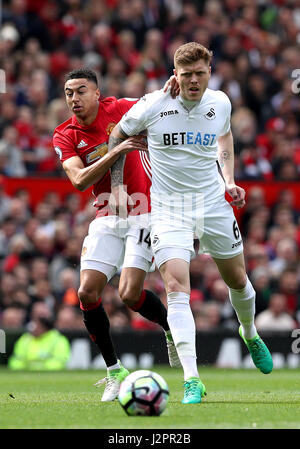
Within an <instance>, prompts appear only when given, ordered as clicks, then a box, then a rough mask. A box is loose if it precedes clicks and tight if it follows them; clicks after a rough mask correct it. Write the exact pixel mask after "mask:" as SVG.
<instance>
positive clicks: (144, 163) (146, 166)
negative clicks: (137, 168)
mask: <svg viewBox="0 0 300 449" xmlns="http://www.w3.org/2000/svg"><path fill="white" fill-rule="evenodd" d="M139 153H140V158H141V162H142V166H143V168H144V170H145V173H146V175H147V176H148V178H149V179H150V181H151V180H152V173H151V164H150V160H149V156H148V153H146V152H145V151H140V152H139Z"/></svg>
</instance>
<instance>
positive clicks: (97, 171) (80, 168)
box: [62, 136, 145, 192]
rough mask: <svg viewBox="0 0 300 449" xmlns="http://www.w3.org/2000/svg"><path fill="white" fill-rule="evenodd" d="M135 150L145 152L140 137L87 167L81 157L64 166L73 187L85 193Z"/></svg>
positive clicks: (72, 158) (115, 148)
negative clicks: (115, 164) (121, 157)
mask: <svg viewBox="0 0 300 449" xmlns="http://www.w3.org/2000/svg"><path fill="white" fill-rule="evenodd" d="M135 149H140V150H145V145H144V144H143V143H142V142H141V139H139V138H138V137H136V136H135V137H131V138H129V139H127V140H126V141H124V142H122V143H121V145H117V146H115V147H114V148H113V149H112V150H111V151H109V152H108V153H106V154H105V156H103V157H102V158H101V159H99V160H98V161H97V162H95V163H93V164H92V165H89V166H88V167H85V166H84V164H83V162H82V160H81V159H80V157H79V156H73V157H70V158H69V159H67V160H66V161H64V162H63V164H62V166H63V169H64V170H65V172H66V174H67V176H68V178H69V179H70V181H71V183H72V184H73V186H74V187H75V188H76V189H78V190H80V191H81V192H83V191H84V190H86V189H87V188H89V187H91V186H92V185H93V184H95V183H96V182H98V181H100V180H101V179H102V178H103V176H104V175H105V174H106V173H107V171H108V170H109V169H110V167H111V166H112V165H113V164H114V162H116V161H117V159H118V158H119V157H120V156H121V155H122V154H126V153H128V152H129V151H133V150H135Z"/></svg>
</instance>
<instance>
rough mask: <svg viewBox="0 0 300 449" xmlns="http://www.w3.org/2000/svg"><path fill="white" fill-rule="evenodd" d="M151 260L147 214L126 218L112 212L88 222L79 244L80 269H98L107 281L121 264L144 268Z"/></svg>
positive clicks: (122, 265) (148, 267)
mask: <svg viewBox="0 0 300 449" xmlns="http://www.w3.org/2000/svg"><path fill="white" fill-rule="evenodd" d="M152 262H153V253H152V249H151V243H150V217H149V214H143V216H137V217H131V216H130V217H128V218H127V219H121V218H119V217H118V216H115V215H112V216H108V217H99V218H95V220H93V221H92V222H91V224H90V226H89V232H88V235H87V236H86V237H85V239H84V241H83V245H82V252H81V267H80V269H81V270H97V271H100V272H101V273H104V274H105V275H106V277H107V280H108V281H109V280H110V279H111V278H112V277H113V276H114V275H115V273H116V272H117V271H118V269H120V268H121V267H122V268H129V267H133V268H139V269H141V270H144V271H146V272H148V271H149V270H150V268H151V265H152Z"/></svg>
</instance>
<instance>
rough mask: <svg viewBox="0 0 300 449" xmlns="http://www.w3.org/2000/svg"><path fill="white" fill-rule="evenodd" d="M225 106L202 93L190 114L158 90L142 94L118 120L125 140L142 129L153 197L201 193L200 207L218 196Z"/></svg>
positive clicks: (219, 96)
mask: <svg viewBox="0 0 300 449" xmlns="http://www.w3.org/2000/svg"><path fill="white" fill-rule="evenodd" d="M230 115H231V103H230V100H229V98H228V97H227V95H226V94H225V93H224V92H221V91H213V90H211V89H206V91H205V92H204V95H203V97H202V99H201V101H199V102H197V103H196V104H195V105H194V106H193V107H192V108H191V109H190V108H189V109H188V108H187V107H186V106H185V105H184V103H183V101H182V99H181V98H180V96H179V97H177V98H175V99H173V98H172V97H171V95H170V93H169V92H167V93H164V92H163V91H162V90H159V91H155V92H153V93H150V94H147V95H145V96H144V97H143V98H141V99H140V100H139V101H138V102H137V103H136V104H135V105H134V106H133V107H132V108H131V109H130V110H129V111H128V112H127V113H126V114H125V115H124V116H123V117H122V119H121V121H120V126H121V128H122V130H123V131H124V132H125V133H126V134H127V135H129V136H132V135H136V134H139V133H140V132H141V131H144V130H147V138H148V148H149V154H150V162H151V168H152V188H151V192H152V193H153V194H154V193H155V194H161V193H164V192H166V193H169V194H172V193H180V194H182V193H186V192H192V193H193V192H195V193H199V192H200V193H203V194H204V198H205V202H206V203H207V202H209V203H210V202H211V201H215V200H216V199H218V198H219V197H220V195H222V196H223V195H224V191H225V185H224V181H223V179H222V178H221V176H220V174H219V172H218V166H217V163H216V161H217V149H218V138H219V137H220V136H222V135H224V134H226V133H227V132H228V131H229V130H230Z"/></svg>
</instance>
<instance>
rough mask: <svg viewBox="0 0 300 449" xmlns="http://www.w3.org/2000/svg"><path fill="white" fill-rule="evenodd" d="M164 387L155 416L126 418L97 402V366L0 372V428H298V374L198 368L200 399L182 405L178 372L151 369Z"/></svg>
mask: <svg viewBox="0 0 300 449" xmlns="http://www.w3.org/2000/svg"><path fill="white" fill-rule="evenodd" d="M152 370H153V371H156V372H158V373H159V374H161V375H162V376H163V377H164V378H165V379H166V381H167V382H168V385H169V389H170V399H169V404H168V406H167V408H166V410H165V411H164V413H163V414H162V415H161V416H159V417H129V416H127V415H126V414H125V412H124V411H123V409H122V408H121V406H120V405H119V403H118V402H117V401H114V402H112V403H101V402H100V398H101V394H102V391H103V389H102V388H101V390H100V389H98V388H95V387H94V386H93V384H94V383H95V382H96V381H97V380H98V379H99V378H101V377H104V376H105V372H104V371H100V372H99V371H96V370H91V371H64V372H51V373H47V372H39V373H37V372H35V373H34V372H31V373H29V372H11V371H8V370H6V369H1V370H0V428H1V429H253V428H256V429H300V371H299V370H274V371H273V372H272V373H271V374H269V375H264V374H261V373H260V372H258V371H257V370H246V369H245V370H224V369H216V368H202V367H199V371H200V373H201V380H202V381H203V382H204V383H205V385H206V389H207V393H208V394H207V396H206V398H205V399H204V400H203V402H202V403H201V404H195V405H183V404H181V400H182V396H183V387H182V371H181V370H177V369H171V368H168V367H166V366H155V367H154V368H153V369H152Z"/></svg>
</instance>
